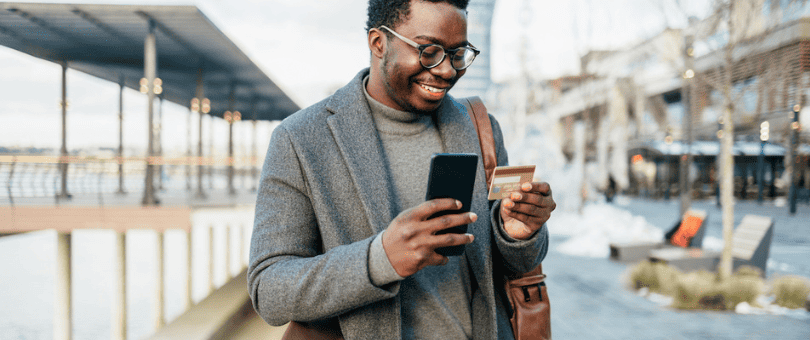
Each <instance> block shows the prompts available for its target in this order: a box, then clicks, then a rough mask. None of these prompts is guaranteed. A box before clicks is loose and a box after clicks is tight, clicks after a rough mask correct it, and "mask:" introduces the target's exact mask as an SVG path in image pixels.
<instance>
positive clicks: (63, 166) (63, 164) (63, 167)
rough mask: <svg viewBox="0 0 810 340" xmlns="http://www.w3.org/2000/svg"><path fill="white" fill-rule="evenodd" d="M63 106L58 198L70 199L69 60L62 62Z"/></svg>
mask: <svg viewBox="0 0 810 340" xmlns="http://www.w3.org/2000/svg"><path fill="white" fill-rule="evenodd" d="M59 104H60V106H61V107H62V148H61V149H60V152H59V154H60V156H61V157H60V159H59V170H60V171H61V173H62V176H61V177H62V179H61V181H62V189H61V191H60V192H59V194H57V195H56V200H57V201H58V200H60V199H70V197H71V195H70V194H68V190H67V176H68V163H67V162H68V151H67V106H68V103H67V61H63V62H62V101H61V102H59Z"/></svg>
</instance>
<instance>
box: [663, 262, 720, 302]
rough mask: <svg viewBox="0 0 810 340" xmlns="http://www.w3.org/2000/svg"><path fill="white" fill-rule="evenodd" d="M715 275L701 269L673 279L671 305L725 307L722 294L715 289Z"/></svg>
mask: <svg viewBox="0 0 810 340" xmlns="http://www.w3.org/2000/svg"><path fill="white" fill-rule="evenodd" d="M716 281H717V277H716V276H715V275H714V274H712V273H709V272H707V271H704V270H701V271H697V272H691V273H688V274H683V275H681V276H680V277H678V278H677V279H676V280H675V294H673V296H672V297H673V298H674V301H673V303H672V306H673V307H675V308H680V309H715V310H722V309H725V300H723V295H722V294H720V293H719V291H718V289H717V283H716Z"/></svg>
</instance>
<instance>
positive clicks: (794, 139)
mask: <svg viewBox="0 0 810 340" xmlns="http://www.w3.org/2000/svg"><path fill="white" fill-rule="evenodd" d="M801 109H802V108H801V105H799V104H796V105H794V106H793V122H792V123H790V148H791V150H792V151H793V152H792V155H793V171H792V172H791V173H790V194H789V196H790V214H791V215H795V214H796V200H797V199H798V197H797V196H798V195H797V193H796V190H797V189H798V188H797V187H796V177H797V175H798V171H797V170H798V168H799V167H798V165H799V160H800V159H801V158H800V157H798V156H799V155H798V151H799V150H798V143H799V130H800V127H801V126H800V125H799V112H800V111H801Z"/></svg>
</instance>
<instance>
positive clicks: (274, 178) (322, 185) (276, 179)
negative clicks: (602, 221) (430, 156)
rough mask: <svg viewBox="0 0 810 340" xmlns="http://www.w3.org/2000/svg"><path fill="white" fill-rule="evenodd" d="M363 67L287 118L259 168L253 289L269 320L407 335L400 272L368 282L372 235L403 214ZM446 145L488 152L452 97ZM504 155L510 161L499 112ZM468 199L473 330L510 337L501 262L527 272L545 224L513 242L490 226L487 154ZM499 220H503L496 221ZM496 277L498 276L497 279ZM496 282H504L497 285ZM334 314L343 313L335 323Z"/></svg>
mask: <svg viewBox="0 0 810 340" xmlns="http://www.w3.org/2000/svg"><path fill="white" fill-rule="evenodd" d="M367 74H368V69H365V70H363V71H361V72H360V73H359V74H358V75H357V77H355V78H354V79H353V80H352V81H351V82H350V83H349V84H348V85H346V86H345V87H343V88H341V89H339V90H338V91H337V92H336V93H335V94H334V95H332V96H331V97H329V98H327V99H325V100H324V101H321V102H320V103H317V104H315V105H313V106H310V107H308V108H306V109H303V110H301V111H299V112H297V113H295V114H293V115H291V116H290V117H288V118H287V119H285V120H284V121H283V122H282V123H281V124H280V125H279V126H278V127H277V128H276V129H275V131H274V132H273V135H272V137H271V141H270V146H269V149H268V151H267V158H266V161H265V163H264V168H263V170H262V176H261V183H260V188H259V193H258V199H257V202H256V218H255V223H254V229H253V236H252V239H251V246H250V266H249V270H248V289H249V292H250V297H251V299H252V301H253V306H254V308H255V309H256V311H257V312H258V313H259V315H261V317H262V318H263V319H264V320H265V321H266V322H268V323H269V324H271V325H276V326H280V325H283V324H285V323H287V322H289V321H291V320H294V321H300V322H313V323H328V324H331V325H337V324H338V323H339V327H340V329H341V331H342V333H343V335H344V337H345V338H346V339H375V340H376V339H400V337H401V334H402V332H401V329H400V328H401V318H400V301H399V295H398V291H399V286H400V283H399V282H394V283H391V284H388V285H386V286H383V287H377V286H375V285H374V284H372V283H371V279H370V276H369V271H368V256H369V248H370V245H371V241H372V240H373V239H374V237H375V236H376V235H377V234H379V233H380V232H382V231H383V230H384V229H385V228H386V227H387V226H388V225H389V223H390V222H391V221H392V220H393V219H394V217H396V215H397V214H398V213H399V212H397V211H394V209H393V207H392V206H393V203H392V202H393V200H394V196H393V192H394V189H393V184H392V182H391V180H390V175H389V173H388V169H387V165H386V158H385V155H384V154H383V147H382V143H381V141H380V138H379V136H378V133H377V131H376V129H375V126H374V122H373V121H372V118H371V111H370V109H369V106H368V103H367V101H366V99H365V97H364V94H363V88H362V86H363V82H362V81H363V78H364V77H365V76H366V75H367ZM435 122H436V126H437V128H438V130H439V134H440V137H441V139H442V143H443V145H444V149H445V152H474V153H477V154H479V156H480V154H481V150H480V146H479V144H478V137H477V134H476V132H475V129H474V127H473V125H472V123H471V121H470V118H469V117H468V116H467V112H466V109H465V108H464V106H463V105H461V104H459V103H458V102H456V101H455V100H453V99H452V97H449V96H448V97H447V98H445V100H444V101H443V103H442V105H441V106H440V107H439V108H438V111H437V114H436V119H435ZM493 131H494V133H495V143H496V146H497V147H496V148H497V150H498V152H497V153H498V163H499V165H505V164H507V156H506V150H505V149H504V146H503V136H502V135H501V131H500V127H499V126H498V124H497V122H495V120H494V119H493ZM476 176H477V177H476V181H475V190H474V194H473V201H472V207H471V208H472V211H474V212H475V213H476V214H478V220H477V221H476V222H475V223H473V224H471V225H470V226H469V228H468V232H469V233H472V234H474V235H475V241H474V242H473V243H472V244H470V245H468V246H467V248H466V255H467V260H468V263H469V266H470V269H471V273H472V274H471V275H472V276H473V277H472V280H471V281H472V282H473V284H474V287H473V289H472V291H473V297H472V301H471V304H472V312H473V318H472V320H473V334H474V336H475V338H476V339H510V338H513V335H512V332H511V329H510V326H509V321H508V317H507V311H506V309H505V307H504V304H503V301H502V300H503V299H502V298H500V297H499V295H497V294H496V293H495V289H496V282H498V280H494V279H493V277H494V275H498V274H493V269H500V268H505V269H506V270H509V271H511V272H527V271H529V270H531V269H532V268H534V267H535V266H537V265H538V264H539V263H540V262H541V261H542V259H543V257H544V256H545V254H546V251H547V239H548V232H547V230H546V228H545V227H543V228H542V229H541V230H540V232H538V233H537V234H536V235H535V236H534V237H532V238H530V239H528V240H525V241H517V242H510V241H507V240H506V239H504V237H503V236H502V235H501V233H500V232H499V231H498V230H496V229H495V228H493V225H494V221H495V219H496V218H499V217H497V216H495V215H494V214H493V213H497V211H498V208H499V206H500V202H499V201H496V202H495V203H494V204H489V202H488V201H487V188H486V181H485V177H484V168H483V165H482V162H481V160H480V159H479V165H478V171H477V175H476ZM496 228H498V227H496ZM498 285H499V284H498ZM497 289H502V288H501V287H500V286H499V287H497ZM335 321H337V322H335Z"/></svg>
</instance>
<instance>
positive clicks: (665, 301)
mask: <svg viewBox="0 0 810 340" xmlns="http://www.w3.org/2000/svg"><path fill="white" fill-rule="evenodd" d="M647 299H649V300H650V301H652V302H653V303H655V304H657V305H659V306H669V305H672V302H673V301H675V299H673V298H672V297H671V296H666V295H662V294H658V293H651V294H650V295H649V296H647Z"/></svg>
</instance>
